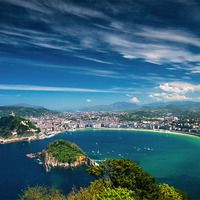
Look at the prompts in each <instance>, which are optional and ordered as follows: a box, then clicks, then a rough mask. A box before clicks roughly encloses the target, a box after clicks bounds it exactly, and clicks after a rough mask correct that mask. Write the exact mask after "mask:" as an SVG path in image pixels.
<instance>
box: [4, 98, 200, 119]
mask: <svg viewBox="0 0 200 200" xmlns="http://www.w3.org/2000/svg"><path fill="white" fill-rule="evenodd" d="M65 111H71V112H72V111H80V112H90V111H116V112H117V111H129V112H131V111H132V112H133V111H145V112H160V113H162V112H171V113H177V112H178V113H180V112H194V113H195V112H196V113H200V102H193V101H181V102H180V101H179V102H178V101H175V102H154V103H150V104H144V105H139V104H134V103H130V102H115V103H112V104H109V105H96V106H90V107H84V108H80V109H73V110H72V109H71V110H65ZM11 113H15V114H16V115H18V116H22V117H24V116H36V117H37V116H43V115H48V114H52V115H53V114H59V113H61V112H59V111H53V110H49V109H46V108H43V107H40V106H32V105H29V104H17V105H12V106H0V117H1V116H7V115H9V114H11Z"/></svg>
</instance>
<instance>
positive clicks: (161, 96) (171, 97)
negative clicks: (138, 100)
mask: <svg viewBox="0 0 200 200" xmlns="http://www.w3.org/2000/svg"><path fill="white" fill-rule="evenodd" d="M149 96H150V97H151V98H154V99H156V100H158V101H160V100H164V101H183V100H190V99H191V98H189V97H187V96H185V95H180V94H176V93H170V94H168V93H164V92H162V93H152V94H150V95H149Z"/></svg>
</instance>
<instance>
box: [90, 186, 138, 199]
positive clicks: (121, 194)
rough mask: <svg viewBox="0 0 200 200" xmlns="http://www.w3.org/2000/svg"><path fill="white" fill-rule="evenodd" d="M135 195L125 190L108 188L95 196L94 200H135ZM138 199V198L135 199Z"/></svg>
mask: <svg viewBox="0 0 200 200" xmlns="http://www.w3.org/2000/svg"><path fill="white" fill-rule="evenodd" d="M134 196H135V193H134V192H133V191H131V190H128V189H126V188H114V189H113V188H108V189H105V190H103V191H102V192H101V193H100V194H97V195H96V197H95V198H94V199H95V200H135V197H134ZM137 199H138V198H137Z"/></svg>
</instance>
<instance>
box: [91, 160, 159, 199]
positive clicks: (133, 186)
mask: <svg viewBox="0 0 200 200" xmlns="http://www.w3.org/2000/svg"><path fill="white" fill-rule="evenodd" d="M89 173H90V174H92V175H94V176H96V177H99V178H109V179H110V181H111V185H112V187H114V188H117V187H122V188H127V189H128V190H132V191H135V192H136V193H137V194H138V196H140V198H141V199H145V198H148V199H158V194H159V188H158V185H157V184H156V183H155V179H154V177H152V176H150V175H149V174H148V173H146V172H144V171H143V170H142V168H141V167H139V166H138V165H137V164H135V163H134V162H133V161H130V160H127V159H116V160H114V159H110V160H107V161H105V162H104V163H103V164H101V165H99V166H95V167H92V168H90V169H89Z"/></svg>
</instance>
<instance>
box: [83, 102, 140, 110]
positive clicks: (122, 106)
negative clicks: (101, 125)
mask: <svg viewBox="0 0 200 200" xmlns="http://www.w3.org/2000/svg"><path fill="white" fill-rule="evenodd" d="M137 108H139V106H138V105H137V104H133V103H129V102H116V103H113V104H109V105H97V106H90V107H85V108H82V109H80V111H129V110H135V109H137Z"/></svg>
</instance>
